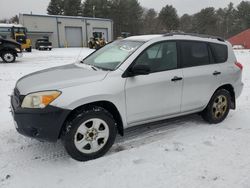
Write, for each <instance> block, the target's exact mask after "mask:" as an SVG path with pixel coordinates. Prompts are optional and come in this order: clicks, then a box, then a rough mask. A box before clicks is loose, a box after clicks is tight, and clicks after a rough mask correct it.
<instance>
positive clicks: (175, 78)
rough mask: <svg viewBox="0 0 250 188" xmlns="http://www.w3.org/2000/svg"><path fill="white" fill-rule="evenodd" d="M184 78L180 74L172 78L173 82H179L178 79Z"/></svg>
mask: <svg viewBox="0 0 250 188" xmlns="http://www.w3.org/2000/svg"><path fill="white" fill-rule="evenodd" d="M182 79H183V78H182V77H178V76H175V77H174V78H172V80H171V81H172V82H177V81H180V80H182Z"/></svg>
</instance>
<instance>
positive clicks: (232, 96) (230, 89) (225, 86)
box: [213, 84, 236, 109]
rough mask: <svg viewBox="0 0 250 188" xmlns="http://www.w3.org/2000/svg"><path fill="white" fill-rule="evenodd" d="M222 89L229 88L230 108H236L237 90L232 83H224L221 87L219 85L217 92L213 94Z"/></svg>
mask: <svg viewBox="0 0 250 188" xmlns="http://www.w3.org/2000/svg"><path fill="white" fill-rule="evenodd" d="M221 89H225V90H227V91H228V92H229V93H230V96H231V106H230V108H231V109H235V108H236V101H235V91H234V87H233V86H232V85H231V84H224V85H222V86H220V87H218V88H217V89H216V90H215V92H214V93H213V95H214V94H215V93H216V92H217V91H218V90H221Z"/></svg>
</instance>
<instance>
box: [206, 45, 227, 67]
mask: <svg viewBox="0 0 250 188" xmlns="http://www.w3.org/2000/svg"><path fill="white" fill-rule="evenodd" d="M209 46H210V48H211V51H212V55H213V58H214V61H215V63H224V62H226V61H227V59H228V48H227V46H226V45H224V44H215V43H209Z"/></svg>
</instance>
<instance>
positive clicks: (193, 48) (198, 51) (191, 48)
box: [181, 41, 210, 67]
mask: <svg viewBox="0 0 250 188" xmlns="http://www.w3.org/2000/svg"><path fill="white" fill-rule="evenodd" d="M181 59H182V67H193V66H201V65H208V64H210V63H209V52H208V46H207V44H206V43H204V42H192V41H185V42H181Z"/></svg>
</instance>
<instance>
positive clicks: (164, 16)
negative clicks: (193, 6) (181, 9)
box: [159, 5, 179, 32]
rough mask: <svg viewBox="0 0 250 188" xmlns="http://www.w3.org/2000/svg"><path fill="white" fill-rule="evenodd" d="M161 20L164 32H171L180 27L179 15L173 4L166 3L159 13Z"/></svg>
mask: <svg viewBox="0 0 250 188" xmlns="http://www.w3.org/2000/svg"><path fill="white" fill-rule="evenodd" d="M159 21H160V24H161V26H162V28H161V30H162V32H170V31H173V30H177V29H178V28H179V17H178V15H177V11H176V9H175V8H174V7H173V6H172V5H166V6H165V7H163V8H162V9H161V11H160V13H159Z"/></svg>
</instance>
